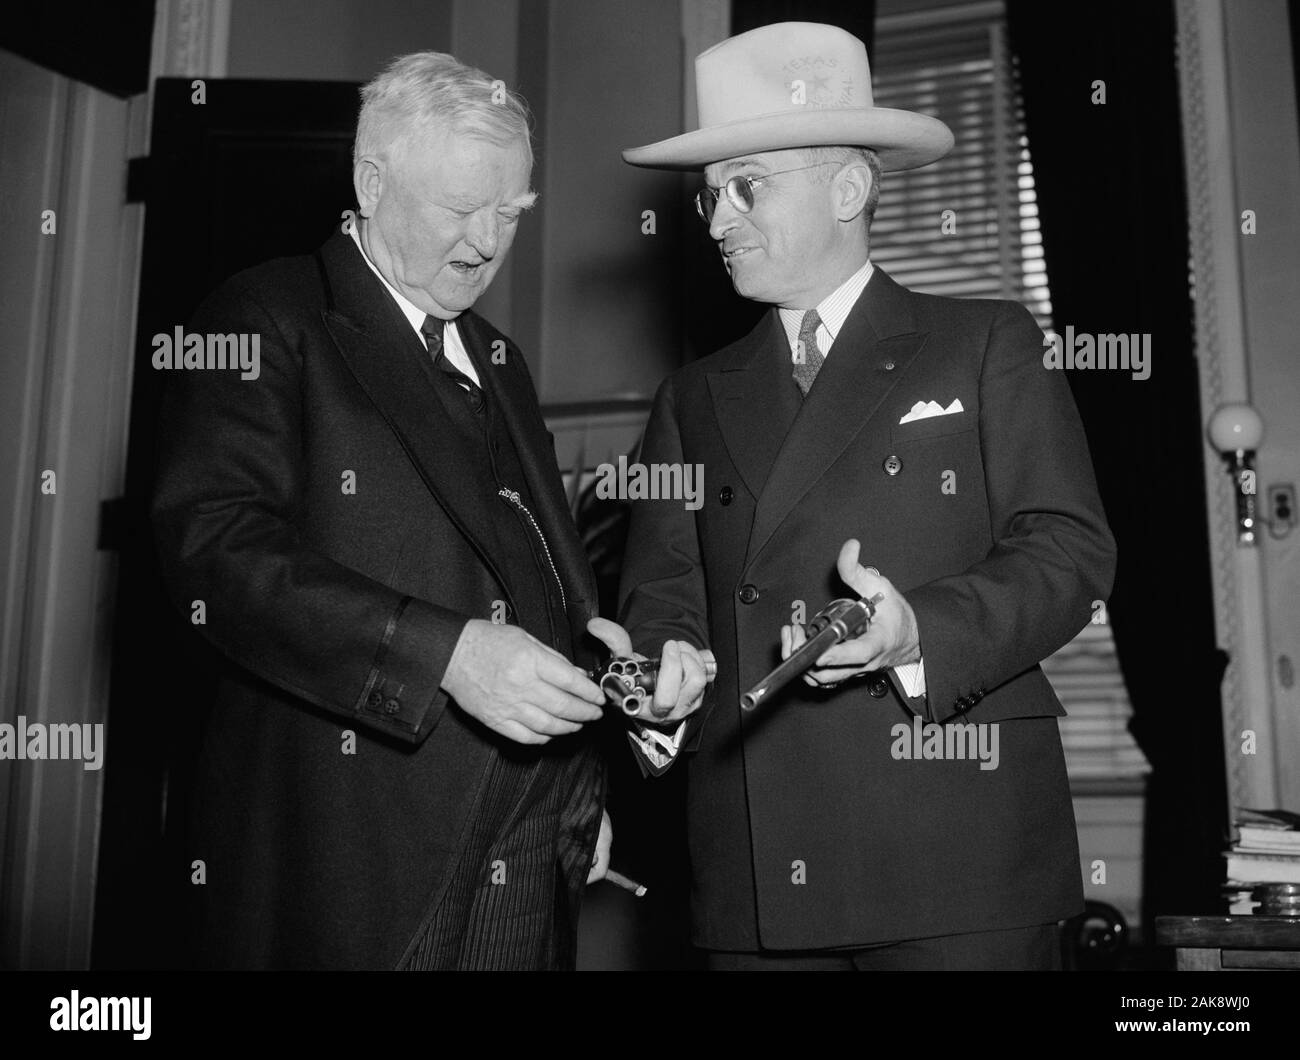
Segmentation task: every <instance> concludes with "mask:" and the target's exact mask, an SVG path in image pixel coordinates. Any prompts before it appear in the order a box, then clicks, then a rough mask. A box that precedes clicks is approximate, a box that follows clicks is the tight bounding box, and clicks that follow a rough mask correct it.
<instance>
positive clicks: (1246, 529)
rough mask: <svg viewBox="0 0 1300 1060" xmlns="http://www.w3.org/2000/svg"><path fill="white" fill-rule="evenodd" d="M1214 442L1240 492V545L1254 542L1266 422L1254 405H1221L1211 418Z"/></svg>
mask: <svg viewBox="0 0 1300 1060" xmlns="http://www.w3.org/2000/svg"><path fill="white" fill-rule="evenodd" d="M1209 433H1210V441H1211V442H1212V443H1213V445H1214V448H1216V449H1217V450H1218V451H1219V454H1220V455H1221V456H1222V457H1223V459H1224V462H1225V463H1226V464H1227V465H1228V470H1229V471H1230V472H1231V474H1232V480H1233V487H1234V488H1235V489H1236V491H1237V544H1238V545H1254V544H1255V528H1256V526H1257V525H1258V522H1259V520H1258V518H1257V516H1256V514H1255V493H1256V491H1255V450H1256V449H1258V448H1259V443H1260V441H1262V440H1263V437H1264V421H1263V420H1262V419H1261V418H1260V415H1259V413H1258V412H1256V411H1255V410H1254V409H1253V408H1252V407H1251V406H1250V405H1244V404H1242V405H1220V406H1219V407H1218V408H1217V409H1215V410H1214V415H1213V416H1211V417H1210V432H1209Z"/></svg>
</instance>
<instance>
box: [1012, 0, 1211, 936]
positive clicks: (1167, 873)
mask: <svg viewBox="0 0 1300 1060" xmlns="http://www.w3.org/2000/svg"><path fill="white" fill-rule="evenodd" d="M1007 6H1008V21H1009V24H1010V33H1011V42H1012V48H1013V51H1014V53H1015V55H1016V57H1017V59H1018V62H1019V70H1020V80H1021V86H1022V90H1023V93H1024V100H1025V112H1026V122H1027V125H1028V134H1029V148H1030V153H1031V157H1032V161H1033V166H1034V182H1035V186H1036V189H1037V194H1038V204H1039V214H1040V218H1041V222H1042V233H1043V243H1044V252H1045V254H1046V261H1047V275H1048V282H1049V284H1050V286H1051V292H1052V315H1053V320H1054V324H1055V328H1056V331H1057V333H1058V334H1064V332H1065V329H1066V326H1067V325H1072V326H1073V327H1074V328H1075V330H1076V332H1092V333H1094V334H1095V333H1123V334H1128V335H1135V334H1150V336H1151V358H1150V367H1151V375H1150V378H1148V379H1146V380H1144V381H1143V380H1135V379H1133V378H1132V377H1131V374H1130V373H1128V372H1121V371H1113V370H1106V371H1103V370H1096V369H1093V370H1082V369H1081V370H1075V371H1073V372H1071V373H1070V383H1071V385H1072V387H1073V389H1074V394H1075V398H1076V399H1077V401H1078V403H1079V408H1080V411H1081V413H1082V415H1083V419H1084V423H1085V425H1086V427H1087V430H1088V441H1089V445H1090V446H1091V449H1092V457H1093V462H1094V464H1095V466H1096V469H1097V477H1098V480H1099V482H1100V486H1101V492H1102V497H1103V500H1104V502H1105V505H1106V512H1107V515H1108V516H1109V519H1110V525H1111V527H1112V529H1113V530H1114V532H1115V536H1116V538H1117V540H1118V542H1119V571H1118V575H1117V578H1116V583H1115V589H1114V592H1113V594H1112V595H1111V600H1110V607H1109V615H1110V620H1111V624H1112V627H1113V629H1114V633H1115V640H1116V644H1117V648H1118V652H1119V657H1120V663H1121V666H1122V669H1123V671H1124V678H1125V681H1126V683H1127V685H1128V690H1129V693H1130V695H1131V697H1132V701H1133V712H1134V717H1133V722H1132V726H1131V728H1132V732H1133V735H1134V737H1135V738H1136V739H1137V742H1138V744H1139V745H1140V746H1141V748H1142V750H1143V751H1144V752H1145V753H1146V756H1147V758H1148V759H1149V760H1150V762H1151V765H1152V768H1153V773H1152V776H1151V779H1150V785H1149V789H1148V804H1147V822H1146V826H1147V827H1146V836H1147V838H1146V856H1145V861H1144V872H1145V879H1144V896H1143V897H1144V917H1145V920H1146V925H1145V926H1146V927H1147V929H1148V930H1147V931H1145V932H1144V935H1145V937H1146V938H1147V939H1150V938H1151V937H1152V933H1151V931H1150V930H1149V929H1150V926H1151V924H1150V922H1151V918H1152V917H1154V916H1156V915H1162V914H1178V913H1211V912H1221V911H1222V910H1223V906H1222V904H1221V902H1220V899H1219V893H1218V892H1219V885H1220V883H1221V881H1222V879H1223V869H1224V864H1223V860H1222V858H1221V857H1220V853H1221V851H1222V849H1223V847H1224V843H1225V838H1226V825H1227V821H1226V816H1227V808H1226V807H1227V800H1226V784H1225V777H1224V759H1223V737H1222V730H1221V722H1220V697H1219V682H1220V678H1221V676H1222V672H1223V666H1224V663H1225V661H1226V660H1225V658H1224V657H1223V656H1222V653H1220V652H1219V651H1218V650H1217V648H1216V646H1215V640H1214V622H1213V601H1212V595H1211V576H1210V569H1209V545H1208V540H1207V531H1206V519H1205V489H1204V483H1203V479H1202V455H1201V445H1202V441H1201V439H1202V433H1201V432H1202V421H1201V413H1200V407H1199V391H1198V386H1197V363H1196V357H1195V350H1194V348H1193V329H1192V305H1191V299H1190V294H1189V283H1188V243H1187V203H1186V192H1185V187H1184V176H1183V149H1182V140H1181V127H1180V121H1181V119H1180V113H1179V98H1178V80H1177V69H1176V66H1175V55H1174V39H1175V23H1174V9H1173V5H1172V3H1140V4H1133V3H1131V2H1127V3H1126V2H1116V0H1098V2H1096V3H1092V4H1087V5H1073V4H1071V5H1063V4H1043V3H1041V2H1038V0H1009V2H1008V5H1007ZM1096 81H1102V82H1104V83H1105V103H1104V104H1101V103H1094V102H1093V96H1094V93H1095V91H1096V90H1095V89H1094V87H1093V86H1094V82H1096Z"/></svg>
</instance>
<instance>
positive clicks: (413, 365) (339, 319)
mask: <svg viewBox="0 0 1300 1060" xmlns="http://www.w3.org/2000/svg"><path fill="white" fill-rule="evenodd" d="M319 258H320V261H321V265H322V268H323V270H324V273H325V278H326V286H327V289H328V292H329V307H328V308H327V309H326V310H325V314H324V316H325V327H326V329H327V330H328V331H329V333H330V336H331V337H332V338H333V339H334V342H335V345H336V346H337V347H338V350H339V353H340V354H341V355H342V357H343V360H344V361H345V362H346V363H347V366H348V368H349V369H350V370H351V372H352V374H353V376H355V377H356V380H357V382H358V383H359V384H360V385H361V387H362V389H363V390H365V392H366V394H367V395H368V396H369V397H370V400H371V401H372V402H374V405H375V407H376V408H377V409H378V410H379V412H380V414H381V415H382V416H383V417H384V419H385V420H387V421H388V425H389V427H391V428H392V430H393V433H394V434H395V435H396V436H397V438H398V440H399V441H400V442H401V444H402V448H403V449H405V450H406V454H407V456H408V457H409V458H410V460H411V463H412V464H413V465H414V466H415V469H416V470H417V471H418V472H419V474H420V477H421V478H422V479H423V480H424V483H425V485H426V486H428V488H429V492H430V493H432V494H433V496H434V498H435V499H436V500H437V501H438V503H439V504H440V505H441V506H442V508H443V510H444V511H446V512H447V515H448V517H449V518H450V519H451V520H452V521H453V522H454V523H455V524H456V526H457V527H458V528H459V529H460V531H461V533H463V534H464V535H465V537H466V539H467V540H468V541H469V542H470V544H471V545H472V546H473V547H474V549H475V551H476V552H478V554H479V555H480V557H482V559H483V562H484V563H485V564H486V565H487V567H488V569H489V570H490V571H491V572H492V574H493V576H494V577H495V578H496V579H497V581H498V582H500V583H501V586H502V587H503V588H506V587H507V586H508V584H509V583H508V582H507V581H506V580H505V578H504V577H503V576H502V573H501V572H502V568H503V566H504V565H505V557H504V556H501V555H499V554H495V553H496V550H497V549H498V548H499V546H498V544H497V542H496V539H495V535H494V534H492V533H491V526H492V520H493V518H494V517H497V516H499V514H500V513H499V512H498V511H497V510H496V508H495V505H496V504H497V503H498V502H497V501H496V498H495V494H496V487H495V486H494V485H493V484H492V483H487V482H482V481H479V480H478V478H477V477H476V476H473V475H467V474H465V468H466V464H467V460H466V454H465V453H464V451H463V443H462V442H461V440H460V438H459V436H458V435H457V433H456V431H455V430H454V429H453V428H452V426H451V420H450V417H449V416H448V414H447V411H446V408H445V406H444V405H443V404H442V399H441V397H440V396H439V394H438V391H437V389H436V388H435V387H434V385H433V380H432V378H431V376H430V373H432V372H435V371H437V370H438V369H436V368H434V367H433V365H432V363H431V359H430V357H429V353H428V351H427V350H426V349H425V348H424V344H423V343H421V342H420V340H419V339H418V338H417V337H416V335H415V332H414V331H412V330H411V327H410V325H409V324H408V322H407V320H406V318H405V317H404V316H403V315H402V311H401V309H399V308H398V306H397V304H396V303H395V302H394V301H393V299H392V298H391V297H390V296H389V294H388V292H387V291H385V290H384V287H383V284H382V283H380V281H379V279H378V277H376V276H375V274H374V273H373V272H371V271H370V267H369V266H368V265H367V264H366V262H365V259H364V258H362V256H361V252H360V251H359V250H358V249H357V247H356V244H354V243H353V242H352V239H351V237H350V236H347V235H344V234H342V233H336V234H335V235H334V236H333V237H332V238H331V239H330V240H329V241H328V242H326V243H325V245H324V246H323V247H321V249H320V251H319ZM506 591H507V595H508V594H509V590H508V589H507V590H506ZM513 603H514V602H513V601H511V604H512V606H513Z"/></svg>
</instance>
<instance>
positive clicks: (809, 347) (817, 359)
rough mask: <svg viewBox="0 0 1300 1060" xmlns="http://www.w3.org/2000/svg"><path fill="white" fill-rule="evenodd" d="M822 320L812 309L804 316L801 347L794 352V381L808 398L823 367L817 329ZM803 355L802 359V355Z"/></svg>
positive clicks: (800, 340)
mask: <svg viewBox="0 0 1300 1060" xmlns="http://www.w3.org/2000/svg"><path fill="white" fill-rule="evenodd" d="M821 322H822V318H821V317H819V316H818V315H817V310H815V309H810V310H808V312H806V313H805V314H804V315H803V323H802V324H801V325H800V326H799V345H798V346H796V347H795V352H794V381H795V382H796V383H797V384H798V385H799V389H800V390H801V391H803V396H804V397H807V396H808V391H809V390H811V389H812V385H813V380H814V379H816V378H817V372H818V370H819V369H820V368H821V366H822V361H823V360H825V358H824V357H822V351H821V350H820V349H819V348H818V347H817V329H818V328H819V327H820V326H821ZM801 353H802V355H803V356H802V357H801V356H800V354H801Z"/></svg>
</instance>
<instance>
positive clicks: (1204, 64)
mask: <svg viewBox="0 0 1300 1060" xmlns="http://www.w3.org/2000/svg"><path fill="white" fill-rule="evenodd" d="M1176 14H1177V27H1178V28H1177V55H1178V78H1179V95H1180V100H1181V108H1182V125H1183V157H1184V166H1185V172H1186V180H1187V205H1188V240H1189V250H1190V256H1191V273H1192V276H1191V284H1192V295H1193V299H1192V301H1193V305H1194V307H1195V347H1196V360H1197V366H1198V372H1199V380H1200V392H1201V421H1202V424H1203V425H1204V424H1207V423H1208V421H1209V418H1210V416H1211V415H1213V413H1214V410H1215V409H1216V408H1218V407H1219V406H1220V405H1223V404H1227V403H1234V402H1248V401H1249V400H1250V386H1249V372H1248V360H1247V336H1246V328H1245V317H1244V309H1243V305H1242V297H1241V284H1242V267H1241V257H1240V249H1239V247H1238V243H1237V239H1238V235H1237V226H1236V217H1237V215H1238V211H1237V207H1236V178H1235V172H1234V165H1233V143H1232V125H1231V113H1230V106H1229V82H1228V69H1227V66H1228V52H1227V41H1226V34H1225V28H1224V11H1223V0H1177V4H1176ZM1202 444H1203V457H1204V460H1203V462H1204V468H1205V496H1206V517H1207V522H1208V527H1209V545H1210V567H1211V579H1212V587H1213V593H1214V624H1215V634H1216V639H1217V640H1218V643H1219V646H1220V648H1222V649H1223V650H1224V651H1225V652H1226V653H1227V654H1228V665H1227V669H1226V670H1225V672H1224V675H1223V682H1222V688H1221V693H1222V702H1223V735H1224V756H1225V764H1226V767H1227V780H1228V809H1229V813H1230V814H1231V816H1232V817H1233V818H1234V819H1235V817H1236V815H1237V812H1238V811H1239V810H1240V809H1241V808H1242V807H1244V806H1254V807H1271V806H1274V805H1276V804H1277V771H1276V768H1275V761H1274V756H1275V755H1276V754H1277V753H1278V749H1277V748H1276V747H1275V741H1274V740H1273V739H1272V733H1273V714H1272V696H1271V690H1270V684H1269V674H1268V655H1267V643H1266V633H1265V631H1266V629H1267V626H1266V622H1265V618H1264V614H1265V612H1264V596H1263V581H1262V577H1261V566H1260V556H1259V549H1258V547H1239V546H1238V544H1237V525H1236V500H1235V496H1234V491H1233V483H1232V479H1231V476H1230V475H1228V474H1227V472H1226V471H1225V469H1224V465H1223V462H1222V460H1221V459H1220V457H1219V454H1218V452H1217V451H1216V450H1215V449H1214V447H1213V446H1212V445H1211V444H1210V443H1209V440H1208V438H1207V437H1206V436H1205V434H1204V433H1203V434H1202ZM1246 730H1251V731H1253V732H1255V734H1256V738H1257V743H1258V747H1259V749H1260V752H1259V753H1257V754H1255V755H1253V756H1247V755H1245V754H1242V753H1241V749H1242V733H1243V732H1245V731H1246Z"/></svg>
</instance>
